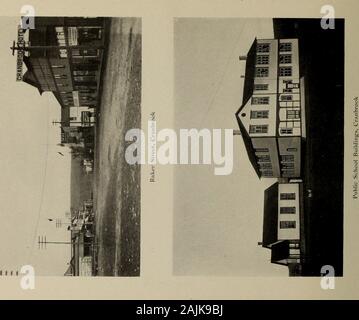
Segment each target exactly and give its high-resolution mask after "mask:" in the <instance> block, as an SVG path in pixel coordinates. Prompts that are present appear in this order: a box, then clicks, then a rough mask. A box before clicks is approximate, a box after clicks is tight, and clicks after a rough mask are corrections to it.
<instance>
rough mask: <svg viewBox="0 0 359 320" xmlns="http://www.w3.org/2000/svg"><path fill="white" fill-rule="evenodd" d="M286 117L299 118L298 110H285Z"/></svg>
mask: <svg viewBox="0 0 359 320" xmlns="http://www.w3.org/2000/svg"><path fill="white" fill-rule="evenodd" d="M287 119H300V111H299V110H287Z"/></svg>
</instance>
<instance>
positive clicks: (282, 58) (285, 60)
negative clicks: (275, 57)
mask: <svg viewBox="0 0 359 320" xmlns="http://www.w3.org/2000/svg"><path fill="white" fill-rule="evenodd" d="M279 63H280V64H290V63H292V55H291V54H280V55H279ZM256 64H269V55H267V54H266V55H257V56H256Z"/></svg>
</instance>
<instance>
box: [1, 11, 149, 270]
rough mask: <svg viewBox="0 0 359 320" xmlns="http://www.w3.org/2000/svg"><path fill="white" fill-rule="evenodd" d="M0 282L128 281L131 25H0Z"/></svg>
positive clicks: (137, 63)
mask: <svg viewBox="0 0 359 320" xmlns="http://www.w3.org/2000/svg"><path fill="white" fill-rule="evenodd" d="M0 26H1V27H0V40H1V44H2V45H1V47H0V56H1V59H0V63H1V70H2V71H1V78H0V81H1V87H2V90H1V98H2V114H3V116H2V117H1V120H0V121H1V132H2V136H3V137H5V136H6V137H7V138H5V139H1V142H0V145H1V150H2V152H1V162H2V169H3V175H2V178H1V180H0V195H1V201H0V212H1V221H2V223H1V224H0V239H1V241H0V251H1V264H0V274H1V276H4V277H6V276H8V277H11V276H17V275H19V273H20V272H21V270H22V269H21V268H22V267H23V266H30V267H31V268H33V270H34V273H36V275H40V276H83V277H85V276H114V277H137V276H140V209H141V203H140V199H141V170H140V166H139V165H136V164H135V165H129V164H128V163H127V162H126V161H125V157H124V153H125V149H126V145H127V144H128V143H129V142H128V141H126V140H125V134H126V132H127V130H129V129H130V128H140V127H141V70H142V45H141V43H142V36H141V34H142V30H141V18H131V17H125V18H121V17H113V18H111V17H105V18H102V17H95V16H94V17H90V16H86V17H79V16H74V17H71V16H66V17H62V16H29V17H27V16H25V17H22V18H21V19H20V16H19V17H1V18H0Z"/></svg>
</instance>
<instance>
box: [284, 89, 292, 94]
mask: <svg viewBox="0 0 359 320" xmlns="http://www.w3.org/2000/svg"><path fill="white" fill-rule="evenodd" d="M283 92H284V93H291V92H293V89H288V88H287V89H283Z"/></svg>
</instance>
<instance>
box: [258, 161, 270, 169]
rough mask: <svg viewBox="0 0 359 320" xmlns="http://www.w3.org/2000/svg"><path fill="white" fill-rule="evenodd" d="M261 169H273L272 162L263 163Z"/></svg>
mask: <svg viewBox="0 0 359 320" xmlns="http://www.w3.org/2000/svg"><path fill="white" fill-rule="evenodd" d="M260 167H261V169H272V164H271V163H270V162H261V163H260Z"/></svg>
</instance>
